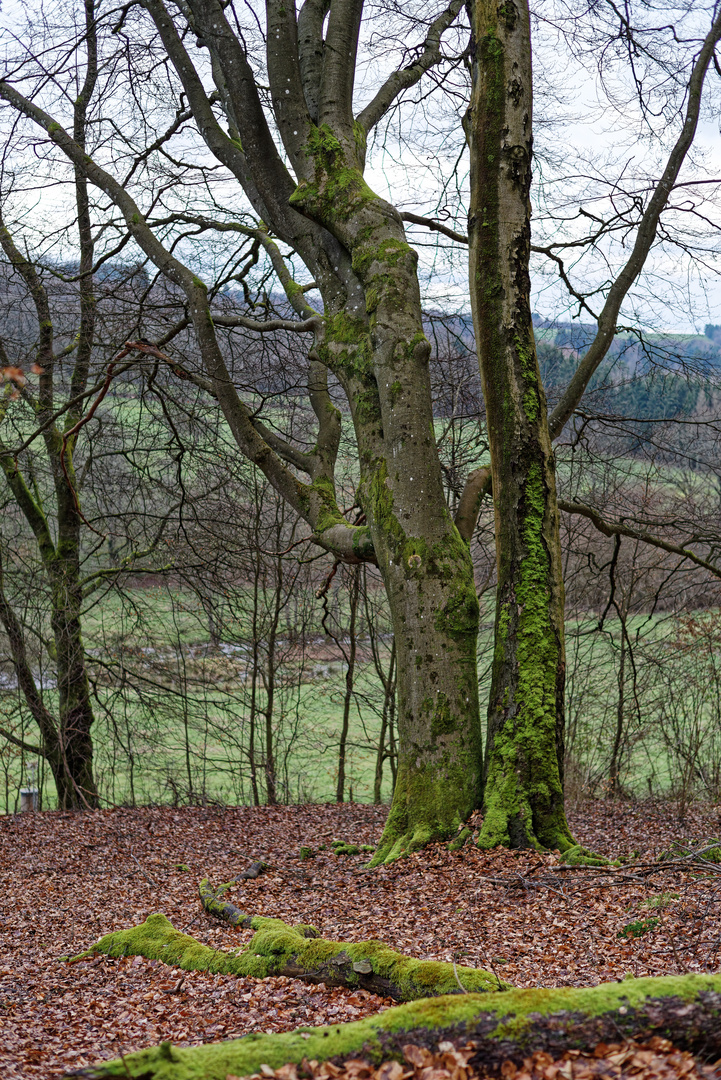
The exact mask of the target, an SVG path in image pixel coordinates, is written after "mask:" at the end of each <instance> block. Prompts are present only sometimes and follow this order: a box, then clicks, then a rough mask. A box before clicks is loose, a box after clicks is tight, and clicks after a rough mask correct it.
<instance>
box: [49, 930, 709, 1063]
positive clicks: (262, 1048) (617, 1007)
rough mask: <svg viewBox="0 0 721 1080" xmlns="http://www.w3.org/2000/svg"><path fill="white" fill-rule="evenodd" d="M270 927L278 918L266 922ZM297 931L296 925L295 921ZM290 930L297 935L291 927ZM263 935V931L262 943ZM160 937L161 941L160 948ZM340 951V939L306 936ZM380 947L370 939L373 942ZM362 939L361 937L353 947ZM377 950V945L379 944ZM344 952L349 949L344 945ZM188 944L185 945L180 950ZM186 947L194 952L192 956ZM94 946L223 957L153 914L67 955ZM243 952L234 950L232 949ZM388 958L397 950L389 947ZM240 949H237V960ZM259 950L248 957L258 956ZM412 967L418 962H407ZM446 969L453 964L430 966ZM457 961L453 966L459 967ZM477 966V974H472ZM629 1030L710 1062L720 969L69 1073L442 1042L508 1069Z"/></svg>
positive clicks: (459, 1006)
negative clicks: (528, 1059) (655, 1037)
mask: <svg viewBox="0 0 721 1080" xmlns="http://www.w3.org/2000/svg"><path fill="white" fill-rule="evenodd" d="M254 921H257V922H259V923H268V924H270V923H274V924H275V927H274V929H275V931H276V932H277V933H285V934H286V936H287V931H288V928H284V929H283V927H284V924H282V923H279V922H277V921H276V920H271V919H260V920H254ZM298 929H301V928H298ZM290 936H291V939H292V938H294V937H296V936H297V937H298V940H299V941H301V942H302V941H303V940H304V939H303V938H302V937H300V935H295V934H291V935H290ZM272 937H273V929H271V928H270V927H269V928H268V931H267V932H266V933H264V932H263V931H262V930H258V931H257V932H256V935H255V938H254V939H253V940H254V941H256V940H258V941H260V942H261V946H262V947H263V948H264V949H267V947H268V945H269V944H270V943H271V940H272ZM261 939H262V940H261ZM164 944H166V945H167V948H163V945H164ZM306 944H307V945H309V946H312V945H313V944H316V945H323V946H329V945H333V946H335V947H337V948H340V949H343V946H342V944H341V943H331V942H312V941H310V942H307V943H306ZM376 944H378V943H376ZM360 947H361V948H362V946H360ZM380 947H381V948H384V947H383V946H380ZM346 948H347V949H348V950H349V951H350V950H351V949H357V948H359V946H357V945H353V946H347V947H346ZM183 949H186V950H187V951H186V952H183V951H182V950H183ZM192 950H199V951H198V952H197V954H196V953H194V952H193V951H192ZM97 952H101V953H107V954H108V955H111V956H126V955H128V953H129V952H130V954H132V953H133V952H134V953H135V954H136V955H138V954H139V955H142V956H148V957H153V958H157V959H165V958H166V956H167V954H168V953H170V954H171V955H170V956H169V957H167V958H168V959H170V960H171V961H172V962H174V963H176V964H180V966H181V967H184V968H186V970H187V969H191V970H192V969H193V968H197V967H198V966H202V965H201V964H200V963H195V962H194V956H197V960H198V961H199V962H200V961H201V960H204V961H206V962H208V963H212V970H215V971H221V970H228V969H229V968H228V965H231V964H232V963H233V959H232V957H231V954H227V953H217V952H216V951H215V950H213V949H209V948H207V946H203V945H199V944H198V943H197V942H194V941H193V939H192V938H189V937H186V936H185V935H182V934H178V932H177V931H175V930H173V928H172V927H171V926H170V924H169V923H168V921H167V919H165V918H164V917H163V916H162V915H151V916H150V917H149V919H148V920H147V922H146V923H144V924H143V925H142V926H140V927H136V928H135V929H133V930H129V931H120V932H118V933H116V934H108V935H107V936H106V937H105V938H102V939H101V940H100V941H99V942H98V943H97V945H95V946H93V947H91V949H89V950H88V952H87V953H85V954H82V955H81V956H80V957H77V958H76V959H90V958H91V957H92V956H94V955H95V954H96V953H97ZM242 955H243V954H241V957H242ZM396 955H397V954H396ZM238 959H240V958H239V957H236V958H235V961H236V962H237V961H238ZM265 961H266V957H265V955H261V956H259V957H258V958H257V962H258V964H259V966H260V965H262V964H263V963H264V962H265ZM414 963H416V964H420V963H422V962H421V961H414ZM431 966H433V967H439V968H440V967H444V968H448V969H451V972H452V970H453V968H452V965H451V964H443V965H441V964H438V965H431ZM461 970H468V969H460V968H458V969H457V972H458V974H460V973H461ZM476 974H480V973H476ZM635 1035H639V1036H641V1037H643V1038H644V1039H647V1038H649V1037H650V1036H653V1035H659V1036H661V1037H662V1038H664V1039H671V1040H673V1042H674V1044H675V1045H676V1046H678V1047H679V1048H682V1049H686V1048H687V1049H690V1050H692V1051H695V1052H696V1053H698V1054H700V1055H703V1057H704V1058H706V1059H707V1060H714V1059H715V1058H717V1057H718V1056H719V1054H721V977H720V976H718V975H685V976H680V977H679V976H669V977H662V978H656V979H652V978H648V979H630V980H628V981H624V982H621V983H605V984H601V985H600V986H593V987H587V988H584V989H576V988H575V987H559V988H554V989H537V988H531V989H527V990H505V991H501V992H497V993H474V994H468V995H462V994H460V992H459V993H458V994H457V996H455V997H446V998H443V999H440V1000H438V999H436V1000H431V1001H413V1002H410V1003H409V1004H406V1005H400V1006H397V1007H396V1008H393V1009H387V1010H386V1011H385V1012H383V1013H380V1014H378V1015H376V1016H370V1017H367V1018H366V1019H365V1020H356V1021H354V1022H351V1023H348V1024H332V1025H331V1026H329V1027H320V1028H301V1029H300V1030H298V1031H292V1032H288V1033H286V1034H281V1035H257V1034H256V1035H253V1037H252V1038H248V1037H246V1038H241V1039H235V1040H228V1041H225V1042H216V1043H211V1044H209V1045H206V1046H194V1047H188V1048H187V1049H180V1048H176V1047H174V1046H172V1045H171V1044H170V1043H167V1042H165V1043H161V1045H160V1046H155V1047H149V1048H147V1049H145V1050H139V1051H136V1052H135V1053H132V1054H127V1055H125V1057H123V1058H122V1059H121V1060H119V1061H109V1062H107V1063H101V1064H99V1065H93V1066H90V1068H87V1069H82V1070H81V1071H79V1072H77V1073H74V1074H70V1075H75V1076H83V1077H86V1078H88V1080H91V1078H92V1080H101V1078H103V1077H108V1078H109V1077H114V1076H116V1077H128V1076H137V1077H143V1080H166V1078H169V1077H171V1076H172V1078H173V1080H197V1077H199V1076H202V1077H203V1078H204V1080H226V1077H227V1076H228V1075H232V1076H249V1075H252V1074H256V1073H259V1072H260V1071H261V1068H262V1067H263V1066H266V1067H267V1066H270V1068H272V1069H278V1068H280V1067H281V1066H282V1065H286V1064H288V1063H291V1062H293V1063H295V1064H297V1065H300V1064H301V1062H302V1061H303V1059H304V1058H306V1059H308V1060H316V1061H327V1060H329V1059H332V1060H333V1061H334V1062H335V1063H336V1064H338V1063H339V1061H343V1060H347V1059H349V1058H354V1059H358V1058H364V1059H366V1060H368V1061H370V1062H371V1063H372V1064H373V1065H374V1066H375V1065H378V1064H380V1062H382V1061H388V1060H393V1059H395V1060H401V1061H402V1060H403V1048H404V1046H406V1045H407V1044H409V1043H410V1044H412V1045H416V1046H422V1047H428V1048H431V1049H433V1050H434V1051H436V1052H437V1049H438V1046H439V1044H440V1043H441V1042H448V1041H451V1042H453V1043H454V1045H456V1046H459V1047H460V1046H462V1047H464V1048H465V1047H469V1046H471V1047H472V1048H473V1050H474V1054H473V1056H472V1057H471V1058H470V1061H469V1065H470V1067H471V1068H475V1069H477V1070H478V1071H479V1072H481V1073H485V1072H486V1070H489V1071H492V1072H494V1073H498V1074H501V1072H502V1074H503V1075H508V1067H506V1068H504V1069H503V1070H502V1066H503V1065H504V1062H507V1061H511V1062H513V1063H514V1064H515V1065H516V1066H521V1067H522V1062H523V1060H524V1058H526V1057H528V1056H530V1054H532V1053H533V1052H534V1051H537V1050H545V1051H547V1052H549V1053H551V1054H552V1055H554V1056H560V1055H561V1054H562V1053H563V1052H564V1051H565V1050H567V1049H573V1050H578V1049H579V1048H588V1049H589V1050H591V1049H593V1048H594V1047H595V1046H597V1045H598V1044H599V1043H601V1042H606V1043H618V1042H619V1041H621V1040H622V1039H624V1038H628V1037H633V1036H635Z"/></svg>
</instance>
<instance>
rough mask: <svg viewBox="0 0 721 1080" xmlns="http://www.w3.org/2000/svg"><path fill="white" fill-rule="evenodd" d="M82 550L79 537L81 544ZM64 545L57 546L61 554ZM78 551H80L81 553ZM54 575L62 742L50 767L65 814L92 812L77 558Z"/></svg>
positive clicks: (67, 555) (69, 557)
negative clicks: (90, 810) (66, 811)
mask: <svg viewBox="0 0 721 1080" xmlns="http://www.w3.org/2000/svg"><path fill="white" fill-rule="evenodd" d="M76 543H77V544H78V545H79V536H77V538H76ZM61 546H62V545H61V544H59V545H58V547H59V549H60V548H61ZM76 551H77V548H76ZM57 562H58V563H59V565H57V566H54V567H53V570H52V572H51V575H50V576H51V579H52V588H53V608H54V611H53V616H52V620H51V621H52V629H53V638H54V643H55V653H56V664H57V680H58V718H59V723H58V739H57V745H56V746H55V747H52V748H49V749H50V755H49V757H48V763H49V765H50V767H51V769H52V772H53V777H54V780H55V786H56V788H57V792H58V806H59V808H60V809H63V810H70V809H72V810H82V809H85V810H89V809H93V808H95V807H97V805H98V790H97V787H96V784H95V778H94V776H93V743H92V739H91V736H90V729H91V727H92V725H93V721H94V719H95V718H94V715H93V708H92V704H91V701H90V687H89V685H88V676H87V671H86V667H85V648H84V645H83V638H82V632H81V624H80V605H81V589H80V582H79V577H80V571H79V566H78V563H77V558H76V557H74V556H73V553H72V552H71V551H67V550H65V551H64V552H63V556H61V555H60V554H59V555H58V558H57Z"/></svg>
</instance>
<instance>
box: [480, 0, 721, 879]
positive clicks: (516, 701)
mask: <svg viewBox="0 0 721 1080" xmlns="http://www.w3.org/2000/svg"><path fill="white" fill-rule="evenodd" d="M471 12H472V16H471V18H472V37H473V42H472V46H471V55H472V57H473V88H472V94H471V102H470V108H469V111H468V114H467V117H466V130H467V134H468V140H469V146H470V161H471V193H470V205H469V234H468V240H469V249H470V285H471V304H472V309H473V319H474V327H475V332H476V344H477V348H478V357H479V362H480V370H481V378H482V382H483V392H484V397H485V402H486V412H487V423H488V437H489V442H490V449H491V473H492V481H491V478H490V477H489V476H488V474H487V473H486V472H482V471H479V473H478V474H477V475H476V476H475V483H476V492H477V493H478V494H479V495H480V493H481V492H482V491H483V490H484V488H485V486H486V485H487V484H489V482H492V488H493V501H494V509H495V521H496V528H495V535H496V563H497V568H498V584H497V599H496V624H495V646H494V658H493V675H492V684H491V691H490V700H489V710H488V743H487V759H486V777H485V797H484V814H485V816H484V822H483V829H482V832H481V837H480V841H479V842H480V843H481V844H482V845H484V846H489V847H492V846H495V845H496V844H499V843H502V844H506V845H508V846H511V847H527V846H536V845H541V846H543V847H547V848H558V849H560V850H561V851H567V850H568V849H569V848H570V847H571V846H572V844H573V840H572V837H571V835H570V833H569V830H568V826H567V823H566V818H565V812H564V806H563V756H564V682H565V649H564V625H563V623H564V592H563V572H562V557H561V544H560V539H559V507H558V499H557V493H556V478H555V466H554V454H553V450H552V439H553V438H555V437H557V436H558V435H559V434H560V433H561V432H562V430H563V428H564V426H565V424H566V423H567V421H568V420H569V419H570V418H571V417H572V415H573V413H574V411H575V409H576V408H577V406H578V404H579V402H580V400H581V398H582V396H583V393H584V391H585V389H586V387H587V386H588V384H589V382H590V380H591V378H592V376H593V374H594V373H595V371H596V370H597V369H598V367H599V365H600V364H601V363H602V362H603V360H604V358H605V357H606V355H607V353H608V350H609V348H610V346H611V344H612V341H613V338H614V334H615V333H616V329H617V326H618V321H619V313H620V311H621V306H622V304H623V302H624V300H625V299H626V296H627V294H628V292H629V290H630V289H631V286H632V285H633V284H634V282H635V280H636V279H637V278H638V276H639V274H640V273H641V271H642V269H643V267H644V263H645V262H646V259H647V257H648V255H649V252H650V250H651V248H652V245H653V244H654V241H655V240H656V238H657V235H658V233H659V229H660V222H661V215H662V213H663V211H664V209H666V208H667V206H668V203H669V200H670V198H671V194H672V192H673V191H674V187H675V185H676V184H677V181H678V179H679V173H680V171H681V168H682V166H683V164H684V161H685V159H686V156H687V154H688V152H689V150H690V148H691V145H692V143H693V140H694V136H695V134H696V130H697V126H698V122H699V116H700V112H701V100H702V92H703V87H704V81H705V78H706V75H707V72H708V70H709V67H710V66H711V65H712V63H714V62H715V63H716V66H717V68H718V62H717V61H715V58H714V49H715V47H716V45H717V44H718V41H719V39H720V38H721V11H719V10H718V5H715V6H714V8H713V11H712V12H711V13H710V14H711V25H710V28H708V31H707V33H706V36H705V38H701V39H700V40H698V42H697V48H696V50H695V51H694V55H693V56H692V58H691V61H690V63H688V61H687V63H688V69H687V71H684V72H683V75H681V77H680V78H679V74H680V73H679V72H678V71H677V72H675V73H674V74H675V76H676V79H677V80H678V81H679V82H680V85H681V88H682V95H681V109H680V110H679V111H680V112H681V116H680V118H679V119H680V127H681V130H680V133H679V134H678V136H677V137H676V139H675V140H674V141H673V144H672V147H671V150H670V153H669V155H668V158H667V160H666V162H665V167H664V168H663V171H662V174H661V176H660V178H659V180H658V181H656V182H651V184H650V185H649V186H648V189H647V191H646V193H645V198H643V199H639V200H637V206H636V210H635V213H632V214H631V215H628V216H627V217H626V220H625V222H624V237H625V238H626V242H627V244H628V246H629V247H630V249H631V250H630V254H629V255H628V256H627V257H625V258H624V259H623V261H622V263H621V266H620V268H619V270H618V271H617V272H616V273H615V274H613V275H612V276H611V279H610V281H608V280H607V281H606V282H605V283H604V285H603V286H602V287H601V290H600V291H601V294H602V297H603V304H602V307H601V310H600V311H599V312H598V314H597V315H595V321H596V325H597V332H596V335H595V337H594V338H593V340H592V342H591V344H590V345H589V347H588V349H587V351H586V352H585V354H584V355H583V357H582V358H581V359H580V362H579V363H578V367H577V368H576V371H575V372H574V374H573V377H572V378H571V380H570V381H569V383H568V385H567V386H566V388H565V390H564V391H563V393H562V395H561V398H560V400H559V401H558V404H557V405H556V407H555V408H554V409H553V411H552V413H551V414H550V416H549V413H548V408H547V404H546V398H545V394H544V389H543V384H542V381H541V376H540V372H539V367H538V360H537V356H536V346H535V339H534V333H533V325H532V319H531V302H530V301H531V279H530V273H529V260H530V255H531V200H530V190H531V175H532V169H531V167H532V144H533V123H532V112H533V84H532V62H531V25H530V12H529V6H528V3H527V0H509V2H506V3H503V4H500V5H499V4H497V3H496V2H495V0H474V2H473V4H472V6H471ZM617 15H618V13H617V12H615V11H614V12H613V13H612V15H611V18H612V19H614V20H615V19H616V18H617ZM580 18H581V19H588V20H590V21H592V19H593V13H592V12H591V11H590V10H589V11H588V12H586V13H582V14H581V15H580ZM614 33H615V34H617V36H618V40H619V41H622V40H623V39H624V36H625V39H626V42H625V44H624V48H628V51H629V55H630V56H631V57H634V56H638V55H640V54H641V53H642V52H643V51H644V50H645V49H647V47H648V46H647V44H646V43H647V41H648V36H649V35H648V32H646V34H645V35H644V28H643V26H642V25H635V24H634V21H633V17H632V15H631V13H629V12H627V13H626V14H625V15H624V16H618V21H617V23H616V24H615V26H614V27H613V28H612V33H611V39H612V40H613V36H614ZM642 42H643V44H642ZM602 44H605V43H604V42H603V37H602V36H601V35H599V47H600V46H601V45H602ZM684 76H685V77H684ZM639 78H640V77H639ZM639 90H640V92H641V93H643V90H642V83H641V82H639ZM649 189H650V190H649ZM639 203H640V212H639V206H638V204H639ZM593 225H594V229H596V230H598V232H600V233H603V232H604V231H605V230H606V229H607V228H609V227H611V225H610V223H609V222H605V221H603V220H599V219H595V220H594V222H593ZM591 242H592V239H591V238H589V239H586V240H585V241H584V240H578V239H571V240H561V241H560V242H556V243H555V244H551V245H549V247H548V248H546V249H545V251H544V253H545V254H547V255H550V256H551V258H553V259H555V260H556V262H557V263H558V264H559V266H560V269H561V272H562V275H563V277H564V280H565V281H566V282H567V283H568V286H569V289H570V290H571V292H572V294H573V296H574V298H575V299H577V300H578V301H580V305H579V306H580V309H581V310H585V312H586V313H590V314H591V315H594V312H593V310H592V309H591V308H590V307H589V303H588V300H587V299H586V298H585V297H584V296H583V295H582V294H580V293H579V292H577V291H574V290H573V286H572V285H571V284H570V281H569V279H568V276H567V272H566V270H565V268H564V265H563V262H562V261H561V258H560V256H559V251H560V252H561V253H562V254H565V250H566V249H568V248H573V247H574V246H576V247H578V246H584V243H585V244H586V245H590V244H591ZM468 495H469V500H470V490H469V492H468ZM475 506H477V502H476V504H475ZM575 510H576V512H583V507H580V508H579V507H576V508H575ZM472 524H473V513H472V512H471V513H469V520H468V521H466V522H464V525H465V530H464V531H465V534H466V535H469V534H470V531H471V527H472ZM577 854H580V857H582V858H583V857H584V856H583V854H582V853H577Z"/></svg>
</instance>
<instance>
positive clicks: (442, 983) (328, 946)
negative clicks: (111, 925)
mask: <svg viewBox="0 0 721 1080" xmlns="http://www.w3.org/2000/svg"><path fill="white" fill-rule="evenodd" d="M251 927H252V929H253V930H255V934H254V935H253V937H252V938H251V940H250V942H249V943H248V945H246V947H245V948H244V949H242V950H229V951H227V952H226V951H221V950H217V949H211V948H209V947H208V946H207V945H202V944H201V943H200V942H199V941H196V940H195V938H192V937H190V936H189V935H187V934H183V933H181V932H180V931H179V930H176V929H175V928H174V926H173V925H172V924H171V923H170V922H169V920H168V919H166V917H165V916H164V915H161V914H155V915H149V916H148V918H147V919H146V920H145V922H144V923H141V924H140V925H139V926H134V927H132V928H130V929H128V930H117V931H115V933H112V934H106V935H105V937H103V938H101V939H100V941H98V942H96V943H95V944H94V945H92V946H91V947H90V948H89V949H88V950H86V952H84V953H80V955H79V956H75V957H72V958H70V959H71V960H72V961H73V962H76V961H78V960H84V959H89V958H90V957H92V956H94V955H96V954H98V953H103V954H105V955H106V956H113V957H121V956H144V957H146V959H149V960H161V961H162V962H163V963H165V964H170V965H174V966H177V967H180V968H182V969H183V970H185V971H209V972H212V973H214V974H218V975H220V974H224V975H239V976H243V977H246V978H248V977H250V978H256V979H264V978H267V977H268V976H269V975H282V974H293V975H295V977H302V973H303V972H305V973H307V975H308V977H311V978H314V981H320V982H322V981H324V980H323V975H324V974H325V975H326V976H327V978H328V980H329V981H331V982H334V981H335V982H338V981H343V982H344V983H345V984H346V985H362V984H363V981H364V978H365V975H364V974H363V973H356V971H355V968H354V965H360V964H361V961H367V962H368V963H369V964H370V968H371V971H370V972H369V973H368V975H369V976H370V975H372V976H377V977H378V978H379V979H381V980H386V981H387V983H388V986H389V990H388V992H389V993H391V995H392V996H393V997H395V998H396V1000H404V1001H415V1000H418V999H420V998H426V997H433V996H439V995H444V994H453V993H455V992H460V991H459V989H458V983H457V981H456V978H455V975H454V969H453V965H452V964H446V963H442V962H440V961H435V960H416V959H414V958H413V957H409V956H403V955H402V954H401V953H398V952H396V951H395V950H394V949H391V948H389V947H388V946H387V945H384V944H383V942H381V941H358V942H352V943H348V942H342V941H328V940H326V939H324V938H318V937H315V938H313V937H310V938H309V937H306V936H305V935H306V932H307V931H308V929H313V928H308V927H306V926H304V925H301V926H293V927H291V926H288V925H287V924H286V923H284V922H282V921H281V920H280V919H268V918H264V917H262V916H255V917H253V918H252V919H251ZM364 966H365V965H364ZM457 971H458V974H459V976H460V977H461V978H462V980H463V985H464V986H465V987H467V989H468V990H469V991H473V992H474V993H482V992H487V991H490V990H494V989H497V986H498V983H497V980H496V978H495V976H494V975H492V974H490V972H487V971H483V970H481V969H476V968H467V967H459V968H457Z"/></svg>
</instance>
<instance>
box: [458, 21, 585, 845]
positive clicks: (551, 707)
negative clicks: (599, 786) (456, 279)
mask: <svg viewBox="0 0 721 1080" xmlns="http://www.w3.org/2000/svg"><path fill="white" fill-rule="evenodd" d="M472 31H473V50H472V53H473V58H474V59H473V88H472V97H471V104H470V109H469V111H468V114H467V118H466V131H467V135H468V140H469V144H470V150H471V203H470V214H469V246H470V281H471V301H472V307H473V319H474V326H475V331H476V342H477V349H478V357H479V363H480V369H481V378H482V382H483V392H484V396H485V401H486V411H487V422H488V438H489V443H490V449H491V469H492V478H493V499H494V509H495V532H496V560H497V570H498V586H497V598H496V622H495V640H494V654H493V673H492V681H491V693H490V702H489V711H488V741H487V748H486V770H485V789H484V803H483V806H484V822H483V829H482V832H481V836H480V839H479V843H480V844H481V846H483V847H492V846H495V845H496V844H505V845H507V846H509V847H515V848H524V847H544V848H560V849H561V850H566V849H567V848H569V847H572V846H573V844H574V842H573V840H572V838H571V835H570V832H569V829H568V825H567V824H566V818H565V813H564V806H563V781H562V768H563V727H564V670H565V655H564V632H563V609H564V596H563V577H562V564H561V548H560V539H559V520H558V507H557V503H556V485H555V476H554V459H553V451H552V447H551V438H550V434H549V429H548V419H547V410H546V399H545V395H544V392H543V386H542V383H541V378H540V372H539V368H538V361H537V358H536V350H535V344H534V337H533V325H532V320H531V307H530V276H529V256H530V242H531V236H530V212H531V211H530V198H529V192H530V184H531V148H532V80H531V41H530V19H529V11H528V6H527V3H526V2H525V0H506V2H505V3H503V4H502V5H500V6H499V5H498V4H497V3H496V2H495V0H474V3H473V6H472Z"/></svg>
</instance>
